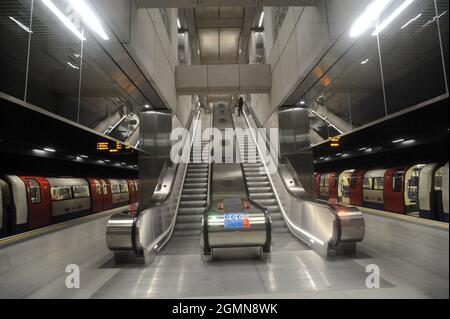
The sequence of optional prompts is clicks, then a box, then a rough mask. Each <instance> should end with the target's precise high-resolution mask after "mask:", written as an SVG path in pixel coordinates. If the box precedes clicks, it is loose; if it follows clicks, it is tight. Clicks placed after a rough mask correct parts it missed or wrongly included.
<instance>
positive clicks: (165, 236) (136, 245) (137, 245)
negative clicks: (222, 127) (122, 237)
mask: <svg viewBox="0 0 450 319" xmlns="http://www.w3.org/2000/svg"><path fill="white" fill-rule="evenodd" d="M193 114H195V111H194V112H193ZM199 117H200V111H199V110H197V117H196V118H195V121H194V116H193V117H192V118H191V120H190V125H189V126H190V127H191V128H192V130H193V134H192V135H190V133H188V134H187V138H190V141H189V149H188V154H187V157H186V158H187V159H189V157H190V153H191V150H192V145H193V143H194V138H195V134H196V132H197V128H198V124H199ZM190 131H191V130H189V132H190ZM186 142H187V141H185V143H186ZM183 164H185V168H184V170H183V172H182V174H183V176H182V180H181V182H180V183H181V188H182V187H183V184H184V180H185V178H186V171H187V163H183ZM179 169H180V163H177V164H176V169H175V172H174V175H173V178H172V185H171V191H170V193H169V195H168V196H167V197H166V198H165V199H164V200H163V201H159V202H156V203H155V204H154V205H153V206H152V207H150V208H148V209H146V210H143V211H141V212H140V213H139V214H138V215H136V216H135V218H134V221H133V230H132V237H133V238H132V243H133V250H134V251H135V253H136V254H138V255H140V254H142V251H143V249H147V248H148V247H157V248H158V249H157V250H158V251H159V250H160V249H161V248H162V247H163V246H164V245H165V244H166V242H167V241H168V240H169V239H170V237H171V235H172V232H173V228H174V226H175V221H176V218H177V212H178V206H179V204H180V200H181V191H180V192H174V191H173V185H174V184H175V182H176V179H177V177H178V175H179V174H180V173H181V172H180V171H179ZM172 196H177V197H178V198H177V199H176V202H177V204H176V209H175V214H174V216H173V217H172V221H171V224H170V226H169V227H168V228H167V229H165V230H163V232H162V233H161V234H159V235H158V236H157V237H156V238H154V240H153V241H152V242H151V243H150V244H145V243H141V241H140V238H139V237H140V233H139V227H140V221H141V219H143V218H145V217H144V215H150V214H152V213H155V212H156V210H163V209H165V208H167V206H168V205H169V204H170V200H171V198H172ZM144 246H148V247H144ZM155 249H156V248H155Z"/></svg>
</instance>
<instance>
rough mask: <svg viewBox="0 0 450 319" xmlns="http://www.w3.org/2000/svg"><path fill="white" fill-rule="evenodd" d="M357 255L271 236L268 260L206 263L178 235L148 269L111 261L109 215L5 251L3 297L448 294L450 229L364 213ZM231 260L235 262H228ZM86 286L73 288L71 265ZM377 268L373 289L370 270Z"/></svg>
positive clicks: (237, 253)
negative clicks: (325, 252)
mask: <svg viewBox="0 0 450 319" xmlns="http://www.w3.org/2000/svg"><path fill="white" fill-rule="evenodd" d="M365 220H366V232H367V233H366V238H365V239H364V241H363V242H362V243H360V244H359V245H358V253H357V254H356V255H355V256H350V257H345V256H338V257H330V258H326V259H324V258H322V257H320V256H319V255H317V254H316V253H314V252H313V251H311V250H309V249H308V248H307V247H306V246H304V245H303V244H302V243H301V242H300V241H298V240H297V239H296V238H293V237H292V236H291V235H290V234H274V238H273V252H272V253H271V255H270V256H269V258H267V259H266V260H261V259H260V258H259V251H257V250H234V251H232V250H223V251H221V252H219V253H218V254H217V258H216V259H215V260H214V261H212V262H203V261H201V258H200V248H199V237H198V236H192V237H174V238H172V239H171V240H170V241H169V242H168V244H167V246H166V247H165V248H164V249H163V250H162V251H161V252H160V254H159V255H157V257H156V258H155V260H154V262H153V263H152V264H151V265H149V266H145V265H133V264H131V265H124V266H119V265H115V264H114V262H113V260H112V253H110V252H109V251H108V250H107V248H106V245H105V225H106V221H107V219H106V218H102V219H99V220H95V221H91V222H89V223H85V224H82V225H78V226H74V227H71V228H68V229H65V230H62V231H58V232H55V233H52V234H48V235H45V236H42V237H39V238H36V239H33V240H30V241H26V242H22V243H19V244H16V245H13V246H9V247H6V248H3V249H0V288H1V289H0V297H1V298H23V297H27V298H159V297H162V298H170V297H191V298H210V297H219V298H226V297H235V298H247V297H253V298H386V297H395V298H433V297H437V298H448V297H449V290H448V289H449V279H448V278H449V277H448V275H449V264H448V245H449V238H448V231H445V230H439V229H435V228H431V227H426V226H421V225H415V224H412V223H407V222H404V221H399V220H393V219H389V218H385V217H381V216H375V215H370V214H365ZM230 257H233V258H230ZM72 263H73V264H77V265H79V266H80V274H81V287H80V289H67V288H66V286H65V280H66V276H67V274H66V273H65V267H66V265H67V264H72ZM369 264H376V265H378V266H379V267H380V272H381V278H382V279H381V282H380V286H381V287H380V289H367V288H366V286H365V281H366V276H367V274H366V272H365V267H366V266H367V265H369Z"/></svg>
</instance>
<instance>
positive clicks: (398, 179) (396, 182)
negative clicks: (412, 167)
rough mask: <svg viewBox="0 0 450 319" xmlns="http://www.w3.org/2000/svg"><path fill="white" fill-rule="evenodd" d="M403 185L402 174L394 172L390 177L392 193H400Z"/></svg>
mask: <svg viewBox="0 0 450 319" xmlns="http://www.w3.org/2000/svg"><path fill="white" fill-rule="evenodd" d="M402 184H403V172H395V173H394V175H393V177H392V191H393V192H401V191H402Z"/></svg>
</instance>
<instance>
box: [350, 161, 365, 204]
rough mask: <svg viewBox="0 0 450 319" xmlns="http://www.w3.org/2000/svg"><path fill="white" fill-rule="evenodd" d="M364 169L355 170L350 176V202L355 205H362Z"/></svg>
mask: <svg viewBox="0 0 450 319" xmlns="http://www.w3.org/2000/svg"><path fill="white" fill-rule="evenodd" d="M365 173H366V171H363V170H355V171H354V172H353V174H352V176H351V177H350V204H351V205H355V206H362V205H363V198H362V185H363V178H364V174H365Z"/></svg>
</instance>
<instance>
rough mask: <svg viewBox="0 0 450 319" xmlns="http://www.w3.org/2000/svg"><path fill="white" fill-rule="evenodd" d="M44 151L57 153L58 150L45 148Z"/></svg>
mask: <svg viewBox="0 0 450 319" xmlns="http://www.w3.org/2000/svg"><path fill="white" fill-rule="evenodd" d="M44 151H46V152H50V153H55V152H56V150H54V149H53V148H50V147H46V148H44Z"/></svg>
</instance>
